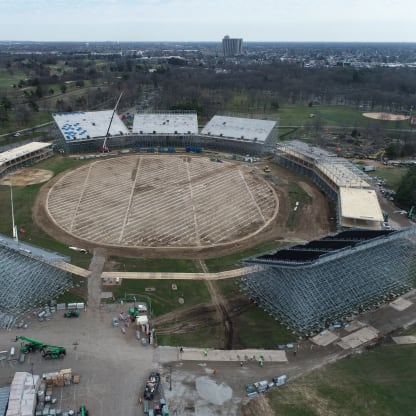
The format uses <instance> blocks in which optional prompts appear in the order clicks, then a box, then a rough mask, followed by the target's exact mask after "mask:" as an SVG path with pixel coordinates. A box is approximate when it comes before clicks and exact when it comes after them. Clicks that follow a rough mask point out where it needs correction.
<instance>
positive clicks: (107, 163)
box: [46, 155, 279, 248]
mask: <svg viewBox="0 0 416 416" xmlns="http://www.w3.org/2000/svg"><path fill="white" fill-rule="evenodd" d="M278 207H279V201H278V198H277V195H276V193H275V191H274V189H273V188H272V187H271V186H270V185H269V184H268V183H267V182H266V181H265V180H264V179H263V177H262V175H261V174H260V172H257V171H255V170H252V167H249V166H248V165H243V164H236V163H232V162H227V161H223V162H222V163H218V162H213V161H211V160H210V159H209V158H205V157H192V156H188V155H184V156H160V155H158V156H156V155H155V156H153V155H152V156H148V155H146V156H143V155H131V156H125V157H121V158H113V159H107V160H99V161H95V162H92V163H90V164H88V165H85V166H82V167H80V168H78V169H76V170H74V171H71V172H68V173H67V174H65V175H64V176H62V177H61V178H60V179H59V180H58V181H57V182H56V183H55V184H54V185H53V186H52V188H51V189H50V190H49V192H48V196H47V201H46V209H47V211H48V213H49V216H50V217H51V218H52V220H53V222H54V223H55V224H56V225H57V226H58V227H59V228H61V229H62V230H63V231H65V232H66V233H68V234H71V235H73V236H75V237H77V238H81V239H82V240H84V241H89V242H91V243H100V244H105V245H109V246H117V247H155V248H156V247H176V248H180V247H182V248H203V247H213V246H217V245H222V244H230V243H232V242H237V241H241V240H244V239H246V238H249V237H251V236H253V235H256V234H258V233H260V232H261V231H262V230H263V229H264V228H265V227H267V226H268V225H269V224H270V223H271V221H273V219H275V218H276V215H277V212H278Z"/></svg>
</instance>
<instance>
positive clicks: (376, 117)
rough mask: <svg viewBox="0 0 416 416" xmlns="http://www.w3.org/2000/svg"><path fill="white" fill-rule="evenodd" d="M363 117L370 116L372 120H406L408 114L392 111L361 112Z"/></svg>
mask: <svg viewBox="0 0 416 416" xmlns="http://www.w3.org/2000/svg"><path fill="white" fill-rule="evenodd" d="M363 116H364V117H367V118H372V119H374V120H386V121H402V120H408V119H409V118H410V116H404V115H401V114H392V113H363Z"/></svg>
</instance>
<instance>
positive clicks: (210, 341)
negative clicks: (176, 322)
mask: <svg viewBox="0 0 416 416" xmlns="http://www.w3.org/2000/svg"><path fill="white" fill-rule="evenodd" d="M222 332H224V329H223V328H222V326H221V325H219V324H218V325H211V326H208V327H206V328H200V329H198V330H196V331H192V332H188V333H187V334H174V335H158V337H157V342H158V344H159V345H169V346H172V347H174V346H176V347H180V346H185V347H186V346H190V347H191V346H192V347H196V348H218V340H219V339H221V334H222ZM185 354H186V350H185ZM202 358H203V357H201V359H202Z"/></svg>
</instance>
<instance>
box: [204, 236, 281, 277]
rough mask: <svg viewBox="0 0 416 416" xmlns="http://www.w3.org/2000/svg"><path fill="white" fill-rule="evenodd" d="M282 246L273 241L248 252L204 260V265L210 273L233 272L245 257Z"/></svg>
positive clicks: (279, 242)
mask: <svg viewBox="0 0 416 416" xmlns="http://www.w3.org/2000/svg"><path fill="white" fill-rule="evenodd" d="M283 245H284V243H283V242H281V241H278V240H273V241H269V242H266V243H262V244H259V245H257V246H255V247H253V248H251V249H249V250H246V251H242V252H240V253H235V254H230V255H229V256H223V257H217V258H214V259H208V260H205V264H206V265H207V267H208V270H209V271H210V272H212V273H216V272H221V271H224V270H233V269H236V268H239V267H241V261H242V260H244V259H246V258H247V257H251V256H255V255H257V254H261V253H266V252H268V251H272V250H273V249H278V248H280V247H282V246H283Z"/></svg>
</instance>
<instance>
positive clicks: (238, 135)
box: [53, 110, 276, 155]
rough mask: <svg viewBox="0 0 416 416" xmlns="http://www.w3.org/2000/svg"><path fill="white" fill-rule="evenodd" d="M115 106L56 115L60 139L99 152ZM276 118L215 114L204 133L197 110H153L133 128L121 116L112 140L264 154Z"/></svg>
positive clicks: (74, 149) (150, 147)
mask: <svg viewBox="0 0 416 416" xmlns="http://www.w3.org/2000/svg"><path fill="white" fill-rule="evenodd" d="M112 114H113V110H109V111H97V112H75V113H61V114H53V118H54V120H55V123H56V125H57V127H58V129H59V142H60V146H61V149H62V150H63V151H64V152H65V153H82V152H97V151H99V150H100V148H101V147H102V145H103V141H104V139H105V136H106V132H107V129H108V126H109V125H110V120H111V116H112ZM275 126H276V121H270V120H258V119H249V118H239V117H225V116H215V117H214V118H213V119H212V120H211V121H210V122H209V123H208V124H207V126H206V127H205V128H204V129H203V131H202V133H198V118H197V113H196V112H195V111H159V112H157V111H153V112H139V113H136V114H135V116H134V120H133V127H132V131H131V132H129V130H128V129H127V127H126V126H125V125H124V123H123V122H122V121H121V120H120V118H119V117H118V116H115V117H114V119H113V121H112V123H111V128H110V131H109V134H108V138H109V140H107V142H106V145H108V147H109V148H110V150H115V149H123V148H130V149H133V151H137V152H149V153H156V152H158V153H163V152H170V153H172V152H175V151H176V150H177V149H180V150H181V151H183V150H185V151H187V152H195V153H200V152H201V151H203V149H205V148H206V149H211V150H223V151H228V152H231V153H240V154H247V153H249V154H251V155H254V154H261V153H264V152H267V151H270V150H271V148H272V147H271V145H272V144H273V143H274V138H275V132H276V129H275Z"/></svg>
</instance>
